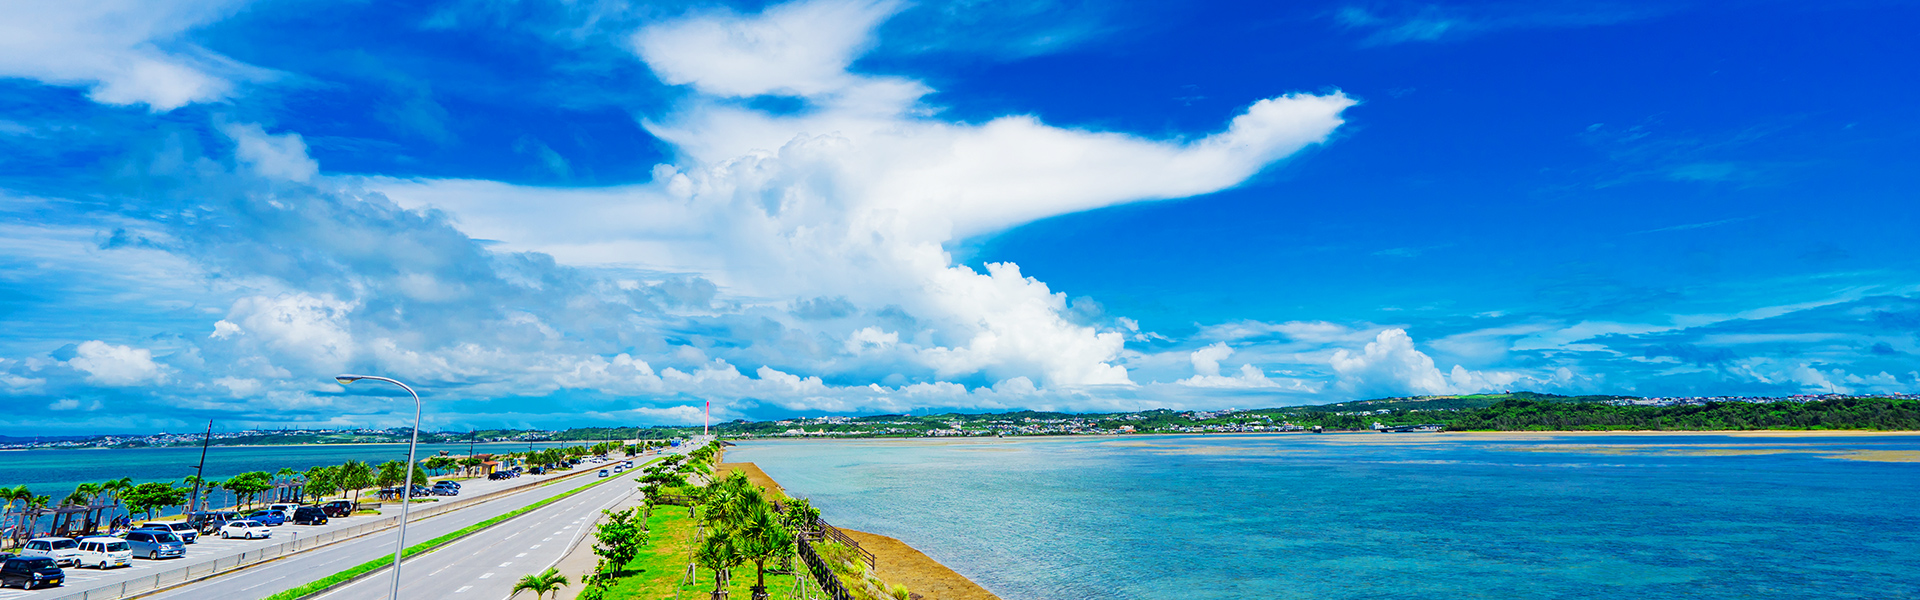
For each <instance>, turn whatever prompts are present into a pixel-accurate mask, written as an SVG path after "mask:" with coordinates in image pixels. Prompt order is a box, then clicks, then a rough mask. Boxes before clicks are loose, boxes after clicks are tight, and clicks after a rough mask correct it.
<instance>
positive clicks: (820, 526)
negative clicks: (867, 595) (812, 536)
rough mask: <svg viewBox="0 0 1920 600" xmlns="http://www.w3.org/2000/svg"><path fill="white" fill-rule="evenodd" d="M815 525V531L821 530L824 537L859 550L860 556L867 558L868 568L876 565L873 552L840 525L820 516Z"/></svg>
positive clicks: (814, 522) (814, 521) (815, 520)
mask: <svg viewBox="0 0 1920 600" xmlns="http://www.w3.org/2000/svg"><path fill="white" fill-rule="evenodd" d="M813 527H814V531H818V532H820V536H821V537H822V538H824V539H826V540H828V541H832V542H834V543H837V544H840V545H842V546H846V547H849V548H853V549H854V551H856V552H859V553H860V558H864V559H867V568H869V569H871V568H873V567H874V566H876V565H875V564H874V562H873V553H872V552H868V551H867V549H866V548H862V547H860V542H856V541H853V538H852V537H848V536H847V534H846V533H845V532H843V531H840V528H839V527H834V526H833V524H831V523H828V522H826V521H825V520H822V519H819V518H815V519H814V520H813Z"/></svg>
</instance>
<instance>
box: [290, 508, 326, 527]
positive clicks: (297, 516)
mask: <svg viewBox="0 0 1920 600" xmlns="http://www.w3.org/2000/svg"><path fill="white" fill-rule="evenodd" d="M293 524H295V525H325V524H327V511H325V510H321V509H320V507H318V506H302V507H300V508H296V509H293Z"/></svg>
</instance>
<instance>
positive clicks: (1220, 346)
mask: <svg viewBox="0 0 1920 600" xmlns="http://www.w3.org/2000/svg"><path fill="white" fill-rule="evenodd" d="M1229 356H1233V348H1229V347H1227V344H1226V342H1216V343H1214V344H1213V345H1211V346H1207V347H1205V348H1201V349H1199V350H1195V351H1193V354H1192V355H1190V358H1191V359H1192V361H1193V376H1192V377H1189V378H1186V379H1182V380H1180V382H1179V383H1180V384H1182V385H1188V386H1193V387H1207V388H1275V387H1281V386H1280V383H1279V382H1276V381H1274V380H1272V379H1268V378H1267V374H1266V373H1265V372H1263V371H1261V370H1260V368H1259V367H1256V366H1253V365H1252V364H1245V365H1240V372H1239V373H1238V374H1237V375H1232V376H1226V375H1221V374H1220V361H1223V360H1226V359H1227V357H1229Z"/></svg>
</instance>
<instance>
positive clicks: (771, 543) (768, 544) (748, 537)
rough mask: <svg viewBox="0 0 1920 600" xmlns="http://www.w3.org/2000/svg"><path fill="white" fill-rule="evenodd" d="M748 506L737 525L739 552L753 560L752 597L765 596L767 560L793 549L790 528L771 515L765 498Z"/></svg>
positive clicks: (765, 599) (760, 599)
mask: <svg viewBox="0 0 1920 600" xmlns="http://www.w3.org/2000/svg"><path fill="white" fill-rule="evenodd" d="M755 497H758V496H755ZM752 510H753V512H752V513H751V515H750V516H748V517H747V518H746V521H745V522H744V523H741V526H740V528H739V532H740V542H739V548H740V556H741V557H742V558H745V559H747V560H750V561H753V568H754V575H755V577H756V580H755V582H754V584H753V600H767V561H768V560H769V559H773V558H777V557H780V556H785V555H786V554H787V553H789V552H792V551H793V532H791V531H788V530H787V527H786V525H785V524H783V523H781V522H780V518H779V517H777V516H774V514H773V507H772V506H771V505H769V504H767V503H766V501H764V500H762V501H761V502H760V503H759V504H757V505H754V507H753V509H752Z"/></svg>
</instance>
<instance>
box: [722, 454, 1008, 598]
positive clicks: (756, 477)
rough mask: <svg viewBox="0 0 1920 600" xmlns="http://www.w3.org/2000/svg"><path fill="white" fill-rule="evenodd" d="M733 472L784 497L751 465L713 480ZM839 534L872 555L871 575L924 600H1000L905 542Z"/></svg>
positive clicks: (726, 467) (725, 468) (731, 466)
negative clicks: (896, 584) (905, 588)
mask: <svg viewBox="0 0 1920 600" xmlns="http://www.w3.org/2000/svg"><path fill="white" fill-rule="evenodd" d="M734 471H739V472H741V473H746V475H747V480H748V481H752V482H753V483H754V484H755V485H758V486H760V487H763V488H767V489H768V490H770V491H774V492H777V493H779V494H780V495H783V496H784V495H786V488H783V487H780V482H777V481H774V480H773V478H772V477H768V476H767V473H766V471H762V470H760V466H759V465H756V464H753V463H750V462H741V463H718V464H715V465H714V468H713V475H714V477H716V478H718V477H725V476H726V475H727V474H728V473H731V472H734ZM841 531H844V532H846V534H847V536H848V537H851V538H853V539H854V541H856V542H860V547H862V548H866V549H867V551H868V552H872V553H873V558H874V573H875V574H878V575H879V576H880V578H881V579H884V580H886V581H887V582H888V583H898V584H901V585H905V586H907V589H908V590H909V591H912V592H913V593H914V594H917V595H919V597H921V598H924V599H925V600H999V596H995V595H993V593H992V592H988V591H987V590H986V588H982V587H980V584H977V583H974V582H973V580H971V579H967V578H966V577H965V576H963V575H961V574H959V573H955V572H954V571H953V569H949V568H947V566H946V565H943V564H940V561H937V560H934V559H932V558H930V557H928V556H927V555H926V554H923V553H921V552H920V551H919V550H915V549H913V546H908V545H907V544H906V543H905V542H902V541H900V540H896V539H893V538H890V537H887V536H884V535H880V534H876V533H867V532H864V531H855V530H852V529H845V528H842V529H841Z"/></svg>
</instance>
